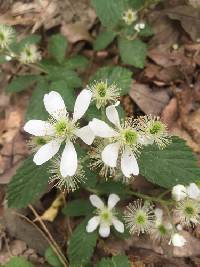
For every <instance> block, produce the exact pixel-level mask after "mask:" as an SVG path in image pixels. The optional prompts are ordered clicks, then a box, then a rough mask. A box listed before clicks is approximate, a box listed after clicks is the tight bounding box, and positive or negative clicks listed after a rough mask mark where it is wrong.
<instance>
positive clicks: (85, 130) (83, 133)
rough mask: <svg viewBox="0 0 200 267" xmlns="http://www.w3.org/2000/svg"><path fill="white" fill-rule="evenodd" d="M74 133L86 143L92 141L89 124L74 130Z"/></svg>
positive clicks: (92, 136)
mask: <svg viewBox="0 0 200 267" xmlns="http://www.w3.org/2000/svg"><path fill="white" fill-rule="evenodd" d="M76 135H77V136H78V137H79V138H81V139H82V140H83V142H85V143H86V144H87V145H91V144H92V143H93V141H94V138H95V136H94V133H93V131H92V129H91V128H90V126H89V125H87V126H84V127H82V128H80V129H77V130H76Z"/></svg>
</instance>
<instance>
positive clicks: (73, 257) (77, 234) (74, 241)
mask: <svg viewBox="0 0 200 267" xmlns="http://www.w3.org/2000/svg"><path fill="white" fill-rule="evenodd" d="M88 220H89V219H88V218H86V219H85V220H84V221H83V222H82V223H81V224H79V225H78V226H77V227H76V229H75V231H74V232H73V233H72V235H71V237H70V239H69V246H68V257H69V260H70V264H71V265H72V266H73V267H74V266H77V267H80V266H82V265H84V264H86V263H88V262H89V260H90V258H91V256H92V254H93V251H94V248H95V246H96V242H97V237H98V235H97V233H96V231H95V232H92V233H87V232H86V225H87V222H88Z"/></svg>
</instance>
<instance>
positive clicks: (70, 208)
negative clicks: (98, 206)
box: [62, 199, 94, 217]
mask: <svg viewBox="0 0 200 267" xmlns="http://www.w3.org/2000/svg"><path fill="white" fill-rule="evenodd" d="M93 210H94V207H93V206H92V205H91V203H90V201H89V200H84V199H76V200H72V201H71V202H69V203H67V205H66V207H64V208H63V209H62V212H63V214H65V215H67V216H71V217H77V216H83V215H88V214H91V213H92V211H93Z"/></svg>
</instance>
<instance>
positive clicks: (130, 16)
mask: <svg viewBox="0 0 200 267" xmlns="http://www.w3.org/2000/svg"><path fill="white" fill-rule="evenodd" d="M137 18H138V16H137V12H135V11H133V10H132V9H131V8H129V9H128V10H126V11H125V12H124V14H123V16H122V19H123V20H124V22H125V23H126V24H127V25H131V24H132V23H133V22H134V21H136V20H137Z"/></svg>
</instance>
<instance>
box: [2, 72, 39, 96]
mask: <svg viewBox="0 0 200 267" xmlns="http://www.w3.org/2000/svg"><path fill="white" fill-rule="evenodd" d="M39 79H40V76H38V75H23V76H19V77H15V78H14V79H12V81H11V82H10V83H9V85H8V87H7V91H8V92H10V93H17V92H21V91H23V90H25V89H27V88H28V87H29V86H31V85H32V84H33V83H34V82H36V81H38V80H39Z"/></svg>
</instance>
